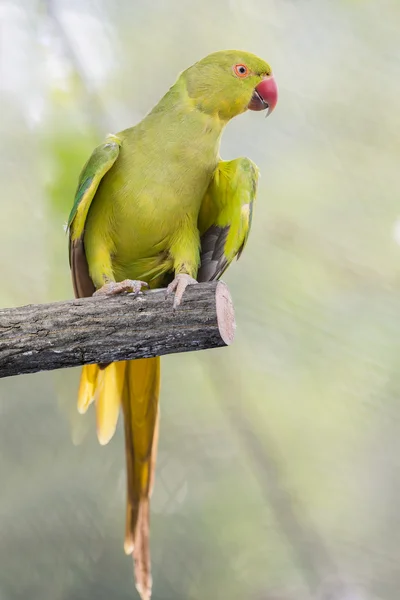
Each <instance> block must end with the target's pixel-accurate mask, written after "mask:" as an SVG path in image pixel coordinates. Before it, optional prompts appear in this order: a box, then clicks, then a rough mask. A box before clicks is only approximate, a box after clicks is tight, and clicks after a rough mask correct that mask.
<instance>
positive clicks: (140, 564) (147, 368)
mask: <svg viewBox="0 0 400 600" xmlns="http://www.w3.org/2000/svg"><path fill="white" fill-rule="evenodd" d="M159 392H160V357H159V356H156V357H155V358H143V359H137V360H131V361H121V362H117V363H111V364H109V365H107V366H106V367H105V368H101V367H100V366H98V365H85V366H84V367H83V369H82V376H81V382H80V386H79V394H78V410H79V412H82V413H83V412H86V410H87V409H88V407H89V405H90V404H91V402H93V400H96V413H97V436H98V438H99V442H100V443H101V444H106V443H107V442H108V441H109V440H110V439H111V437H112V436H113V434H114V431H115V427H116V424H117V420H118V414H119V409H120V406H121V404H122V409H123V413H124V430H125V455H126V472H127V510H126V529H125V543H124V549H125V552H126V554H133V559H134V568H135V579H136V587H137V590H138V592H139V594H140V596H141V598H142V600H149V598H150V596H151V567H150V537H149V536H150V496H151V492H152V488H153V482H154V472H155V463H156V454H157V441H158V398H159Z"/></svg>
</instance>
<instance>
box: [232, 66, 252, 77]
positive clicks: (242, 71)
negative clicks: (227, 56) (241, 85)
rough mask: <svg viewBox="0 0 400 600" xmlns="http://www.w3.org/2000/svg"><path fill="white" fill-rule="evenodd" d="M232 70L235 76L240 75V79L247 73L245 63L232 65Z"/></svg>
mask: <svg viewBox="0 0 400 600" xmlns="http://www.w3.org/2000/svg"><path fill="white" fill-rule="evenodd" d="M233 72H234V73H235V75H236V77H240V78H241V79H243V77H247V75H248V74H249V69H248V67H246V65H243V64H239V65H234V67H233Z"/></svg>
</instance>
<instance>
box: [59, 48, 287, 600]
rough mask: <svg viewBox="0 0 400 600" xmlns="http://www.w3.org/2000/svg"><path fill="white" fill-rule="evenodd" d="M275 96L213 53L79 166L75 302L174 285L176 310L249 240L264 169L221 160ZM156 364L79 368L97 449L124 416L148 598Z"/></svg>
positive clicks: (72, 235) (257, 72)
mask: <svg viewBox="0 0 400 600" xmlns="http://www.w3.org/2000/svg"><path fill="white" fill-rule="evenodd" d="M277 98H278V91H277V85H276V82H275V79H274V77H273V75H272V70H271V67H270V66H269V65H268V64H267V63H266V62H264V61H263V60H261V59H260V58H258V57H257V56H255V55H254V54H250V53H248V52H242V51H237V50H228V51H221V52H215V53H213V54H210V55H209V56H207V57H206V58H203V59H202V60H200V61H198V62H196V63H195V64H194V65H192V66H191V67H189V68H188V69H186V70H185V71H184V72H183V73H182V74H181V75H180V76H179V78H178V80H177V81H176V83H175V84H174V85H173V86H172V87H171V88H170V89H169V90H168V92H167V93H166V94H165V96H164V97H163V98H162V99H161V100H160V101H159V102H158V104H157V105H156V106H155V107H154V108H153V110H152V111H151V112H150V113H149V114H148V115H147V116H146V117H145V118H144V119H143V120H142V121H141V122H140V123H138V124H137V125H135V126H134V127H131V128H129V129H125V130H124V131H121V132H120V133H118V134H117V135H109V136H108V137H107V138H106V140H105V141H104V143H103V144H101V145H100V146H97V148H95V150H94V151H93V153H92V155H91V157H90V158H89V160H88V161H87V163H86V164H85V166H84V167H83V170H82V172H81V175H80V178H79V183H78V188H77V191H76V195H75V201H74V204H73V208H72V211H71V214H70V217H69V221H68V230H69V258H70V266H71V272H72V281H73V286H74V292H75V295H76V296H77V297H84V296H91V295H92V294H96V295H101V294H103V295H107V294H118V293H121V292H127V291H128V292H132V291H133V292H139V291H140V290H141V289H142V288H144V287H150V288H158V287H167V293H168V294H174V306H175V307H177V306H179V304H180V302H181V300H182V296H183V294H184V291H185V289H186V287H187V286H188V285H192V284H195V283H197V282H201V281H211V280H213V279H217V278H219V277H220V276H221V275H222V273H223V272H224V271H225V269H226V268H227V267H228V266H229V265H230V263H231V262H232V260H233V259H234V257H235V256H237V257H239V256H240V254H241V252H242V250H243V248H244V246H245V244H246V241H247V237H248V234H249V230H250V225H251V218H252V212H253V202H254V199H255V196H256V189H257V180H258V169H257V167H256V165H255V164H254V163H252V162H251V160H249V159H248V158H238V159H236V160H232V161H223V160H221V158H220V156H219V147H220V141H221V135H222V132H223V130H224V128H225V126H226V124H227V123H228V122H229V121H230V120H231V119H232V118H233V117H235V116H237V115H240V114H241V113H243V112H245V111H246V110H248V109H250V110H253V111H261V110H264V109H266V110H267V111H268V112H267V114H269V113H271V112H272V111H273V109H274V108H275V105H276V103H277ZM159 389H160V357H155V358H147V359H140V360H134V361H121V362H117V363H111V364H108V365H86V366H84V367H83V370H82V375H81V381H80V386H79V392H78V410H79V411H80V412H82V413H83V412H85V411H86V410H87V408H88V406H89V405H90V404H91V403H92V402H93V400H95V405H96V416H97V417H96V418H97V435H98V439H99V441H100V443H101V444H106V443H107V442H108V441H109V440H110V438H111V437H112V436H113V434H114V431H115V427H116V423H117V420H118V415H119V411H120V408H121V406H122V411H123V415H124V431H125V453H126V469H127V514H126V531H125V544H124V548H125V552H126V553H127V554H133V558H134V570H135V579H136V587H137V589H138V592H139V594H140V595H141V598H142V600H148V599H149V598H150V596H151V573H150V550H149V499H150V495H151V490H152V486H153V479H154V470H155V461H156V451H157V439H158V398H159Z"/></svg>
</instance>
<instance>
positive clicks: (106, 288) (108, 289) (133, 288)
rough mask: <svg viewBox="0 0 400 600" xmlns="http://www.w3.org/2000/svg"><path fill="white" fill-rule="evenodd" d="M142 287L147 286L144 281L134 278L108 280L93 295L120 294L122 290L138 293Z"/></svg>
mask: <svg viewBox="0 0 400 600" xmlns="http://www.w3.org/2000/svg"><path fill="white" fill-rule="evenodd" d="M142 287H149V285H148V283H146V282H145V281H139V280H136V279H124V281H118V282H115V281H110V282H109V283H106V284H105V285H103V287H101V288H100V289H98V290H97V291H96V292H95V293H94V294H93V296H114V295H115V294H122V293H123V292H133V293H134V294H139V292H140V291H141V290H142Z"/></svg>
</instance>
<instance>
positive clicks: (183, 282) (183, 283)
mask: <svg viewBox="0 0 400 600" xmlns="http://www.w3.org/2000/svg"><path fill="white" fill-rule="evenodd" d="M195 283H198V281H196V280H195V279H193V277H190V275H187V274H186V273H179V274H178V275H176V276H175V279H174V280H173V281H171V283H170V284H169V286H168V287H167V291H166V294H165V296H169V294H172V292H175V297H174V304H173V307H174V308H176V307H177V306H179V305H180V303H181V301H182V296H183V294H184V292H185V290H186V288H187V286H188V285H194V284H195Z"/></svg>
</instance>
